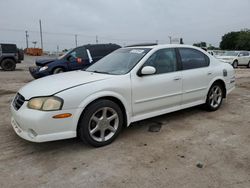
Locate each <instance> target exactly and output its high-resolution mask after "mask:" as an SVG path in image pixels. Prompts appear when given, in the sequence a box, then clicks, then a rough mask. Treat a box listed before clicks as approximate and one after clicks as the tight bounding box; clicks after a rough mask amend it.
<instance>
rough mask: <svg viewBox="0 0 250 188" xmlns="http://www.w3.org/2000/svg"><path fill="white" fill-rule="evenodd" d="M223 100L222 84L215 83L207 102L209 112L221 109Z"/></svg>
mask: <svg viewBox="0 0 250 188" xmlns="http://www.w3.org/2000/svg"><path fill="white" fill-rule="evenodd" d="M222 100H223V88H222V86H221V84H219V83H214V84H213V85H212V86H211V88H210V89H209V92H208V95H207V100H206V104H205V106H206V109H207V110H208V111H215V110H217V109H219V108H220V106H221V104H222Z"/></svg>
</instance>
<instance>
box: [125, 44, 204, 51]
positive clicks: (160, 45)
mask: <svg viewBox="0 0 250 188" xmlns="http://www.w3.org/2000/svg"><path fill="white" fill-rule="evenodd" d="M126 48H150V49H161V48H193V49H198V50H201V51H202V49H201V48H198V47H195V46H192V45H186V44H157V45H151V46H148V45H146V46H143V45H142V46H140V45H139V46H131V47H130V46H129V47H126Z"/></svg>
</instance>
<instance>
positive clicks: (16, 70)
mask: <svg viewBox="0 0 250 188" xmlns="http://www.w3.org/2000/svg"><path fill="white" fill-rule="evenodd" d="M23 71H26V70H25V69H20V68H18V69H15V70H13V71H5V70H3V69H0V72H23Z"/></svg>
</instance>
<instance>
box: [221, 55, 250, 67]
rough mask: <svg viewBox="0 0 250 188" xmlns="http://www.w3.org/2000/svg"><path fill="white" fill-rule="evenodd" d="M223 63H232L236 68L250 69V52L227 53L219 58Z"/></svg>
mask: <svg viewBox="0 0 250 188" xmlns="http://www.w3.org/2000/svg"><path fill="white" fill-rule="evenodd" d="M217 58H218V59H220V60H221V61H223V62H226V63H230V64H231V65H232V66H233V67H234V68H237V67H238V66H247V67H248V68H250V53H249V52H248V51H226V52H225V53H224V54H223V55H222V56H217Z"/></svg>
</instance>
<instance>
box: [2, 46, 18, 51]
mask: <svg viewBox="0 0 250 188" xmlns="http://www.w3.org/2000/svg"><path fill="white" fill-rule="evenodd" d="M1 48H2V53H17V47H16V45H14V44H2V45H1Z"/></svg>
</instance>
